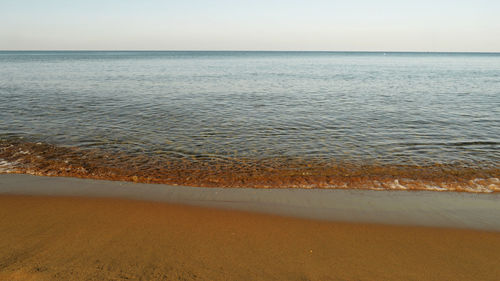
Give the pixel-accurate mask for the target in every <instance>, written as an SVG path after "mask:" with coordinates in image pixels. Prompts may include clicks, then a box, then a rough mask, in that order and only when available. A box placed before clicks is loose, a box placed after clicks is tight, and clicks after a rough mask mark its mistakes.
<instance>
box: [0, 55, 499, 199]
mask: <svg viewBox="0 0 500 281" xmlns="http://www.w3.org/2000/svg"><path fill="white" fill-rule="evenodd" d="M499 136H500V54H449V53H439V54H436V53H432V54H427V53H335V52H333V53H329V52H0V140H1V141H0V158H1V159H0V170H1V171H3V172H27V173H35V174H45V175H76V176H81V177H93V178H108V179H124V180H134V181H142V182H165V183H173V184H190V185H202V186H255V187H280V186H297V187H336V188H381V189H383V188H396V189H404V188H408V189H437V190H442V189H443V190H469V191H487V192H489V191H497V190H499V189H500V182H499V180H498V178H499V177H500V172H499V163H500V138H499Z"/></svg>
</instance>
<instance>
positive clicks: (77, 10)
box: [0, 0, 500, 53]
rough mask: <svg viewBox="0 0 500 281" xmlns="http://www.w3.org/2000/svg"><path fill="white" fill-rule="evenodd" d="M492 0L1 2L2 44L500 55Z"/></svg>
mask: <svg viewBox="0 0 500 281" xmlns="http://www.w3.org/2000/svg"><path fill="white" fill-rule="evenodd" d="M499 10H500V3H499V2H496V1H487V0H482V1H475V2H474V3H472V2H470V1H450V0H445V1H440V2H439V3H434V2H433V1H429V0H424V1H419V2H410V1H392V0H383V1H376V2H374V1H368V0H354V1H323V0H313V1H282V0H277V1H263V0H256V1H238V2H234V1H228V0H215V1H201V0H187V1H159V0H153V1H148V2H147V3H144V2H137V1H132V0H124V1H117V0H110V1H96V0H90V1H71V2H68V1H61V0H49V1H44V2H43V3H42V2H40V1H34V0H18V1H13V0H4V1H1V2H0V18H1V20H0V23H1V24H0V50H12V51H16V50H40V51H43V50H82V51H84V50H102V51H108V50H109V51H113V50H116V51H119V50H134V51H141V50H146V51H156V50H158V51H163V50H164V51H184V50H187V51H359V52H365V51H368V52H371V51H375V52H493V53H496V52H500V20H499V19H498V17H497V11H499Z"/></svg>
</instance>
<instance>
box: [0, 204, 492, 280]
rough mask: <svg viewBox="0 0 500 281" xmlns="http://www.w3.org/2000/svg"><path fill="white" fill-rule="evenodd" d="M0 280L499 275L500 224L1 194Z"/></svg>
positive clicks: (473, 277) (453, 277) (451, 277)
mask: <svg viewBox="0 0 500 281" xmlns="http://www.w3.org/2000/svg"><path fill="white" fill-rule="evenodd" d="M0 206H1V208H0V225H1V226H2V231H0V280H498V279H497V278H498V276H500V267H499V266H498V261H499V260H500V234H499V233H498V232H485V231H475V230H464V229H462V230H457V229H447V228H426V227H411V226H387V225H375V224H359V223H358V224H356V223H334V222H324V221H323V222H322V221H315V220H305V219H299V218H285V217H279V216H273V215H264V214H255V213H247V212H241V211H234V210H232V211H230V210H219V209H212V208H204V207H194V206H183V205H176V204H168V203H158V202H145V201H132V200H123V199H109V198H107V199H104V198H100V199H99V198H75V197H43V196H36V197H35V196H19V195H2V196H0Z"/></svg>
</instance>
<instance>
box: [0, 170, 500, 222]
mask: <svg viewBox="0 0 500 281" xmlns="http://www.w3.org/2000/svg"><path fill="white" fill-rule="evenodd" d="M2 194H5V195H35V196H63V197H64V196H66V197H67V196H70V197H94V198H102V197H104V198H121V199H132V200H139V201H156V202H165V203H174V204H181V205H191V206H200V207H211V208H219V209H228V210H239V211H248V212H253V213H263V214H271V215H279V216H285V217H297V218H303V219H313V220H322V221H336V222H354V223H375V224H386V225H406V226H428V227H450V228H465V229H478V230H491V231H500V221H499V220H498V217H500V204H498V202H499V201H500V194H498V193H492V194H480V193H465V192H435V191H397V190H394V191H386V190H377V191H374V190H341V189H296V188H290V189H255V188H203V187H188V186H172V185H165V184H143V183H131V182H120V181H106V180H91V179H79V178H64V177H43V176H32V175H23V174H0V195H2Z"/></svg>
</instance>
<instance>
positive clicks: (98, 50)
mask: <svg viewBox="0 0 500 281" xmlns="http://www.w3.org/2000/svg"><path fill="white" fill-rule="evenodd" d="M0 52H296V53H300V52H304V53H305V52H310V53H313V52H315V53H423V54H427V53H457V54H468V53H470V54H473V53H477V54H500V51H384V50H373V51H367V50H349V51H346V50H237V49H227V50H224V49H220V50H194V49H186V50H183V49H41V50H40V49H18V50H15V49H0Z"/></svg>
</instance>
